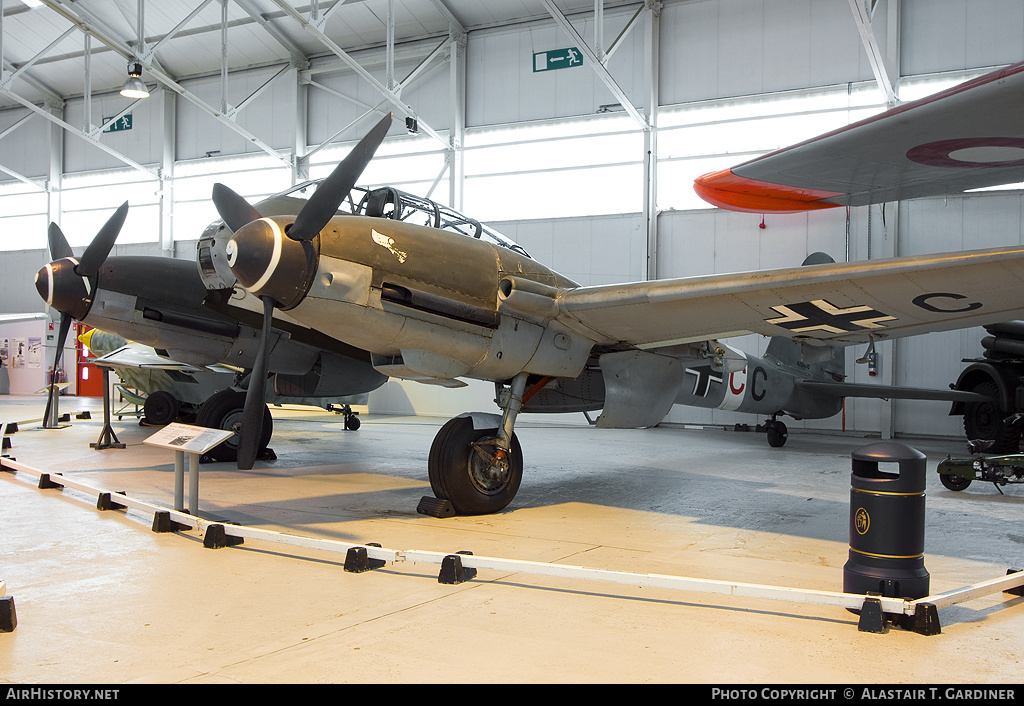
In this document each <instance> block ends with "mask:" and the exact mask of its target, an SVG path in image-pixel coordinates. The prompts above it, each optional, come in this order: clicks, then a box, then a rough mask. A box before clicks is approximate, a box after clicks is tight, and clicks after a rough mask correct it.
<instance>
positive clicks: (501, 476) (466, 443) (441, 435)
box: [427, 417, 523, 515]
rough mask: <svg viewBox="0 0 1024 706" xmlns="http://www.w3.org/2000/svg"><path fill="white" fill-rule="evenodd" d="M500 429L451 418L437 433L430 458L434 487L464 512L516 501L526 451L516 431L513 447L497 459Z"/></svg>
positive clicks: (492, 509) (478, 512) (475, 512)
mask: <svg viewBox="0 0 1024 706" xmlns="http://www.w3.org/2000/svg"><path fill="white" fill-rule="evenodd" d="M496 433H497V429H474V428H473V420H472V419H471V418H469V417H456V418H455V419H451V420H449V421H448V422H447V423H446V424H445V425H444V426H443V427H441V430H440V431H439V432H438V433H437V436H435V437H434V443H433V444H432V445H431V447H430V457H429V460H428V462H427V469H428V474H429V477H430V487H431V489H432V490H433V491H434V495H435V496H437V497H438V498H442V499H446V500H448V501H449V502H451V504H452V506H453V507H454V508H455V511H456V512H458V513H459V514H460V515H486V514H489V513H492V512H498V511H499V510H501V509H503V508H504V507H505V506H506V505H508V504H509V503H510V502H512V498H514V497H515V496H516V493H517V492H518V491H519V484H520V483H521V482H522V480H523V452H522V449H521V448H520V446H519V439H518V438H516V435H515V434H513V435H512V448H511V450H510V452H509V454H508V455H507V457H506V458H505V459H504V460H503V461H499V462H497V463H495V462H494V453H495V450H496V447H495V446H494V445H493V443H488V442H493V441H494V439H495V438H496V437H495V435H496Z"/></svg>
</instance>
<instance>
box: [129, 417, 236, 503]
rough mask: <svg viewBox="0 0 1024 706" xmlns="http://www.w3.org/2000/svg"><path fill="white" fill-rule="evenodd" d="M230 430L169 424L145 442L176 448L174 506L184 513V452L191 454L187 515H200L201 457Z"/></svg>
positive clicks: (151, 444)
mask: <svg viewBox="0 0 1024 706" xmlns="http://www.w3.org/2000/svg"><path fill="white" fill-rule="evenodd" d="M232 434H234V432H233V431H231V430H230V429H209V428H207V427H197V426H191V425H189V424H177V423H174V424H168V425H167V426H165V427H164V428H163V429H161V430H160V431H158V432H157V433H156V434H153V436H151V437H149V438H148V439H145V440H143V442H142V443H144V444H149V445H150V446H159V447H161V448H165V449H170V450H172V451H174V509H175V510H177V511H178V512H185V497H184V496H185V454H188V514H190V515H196V516H198V515H199V457H200V456H202V455H203V454H204V453H206V452H207V451H209V450H210V449H212V448H213V447H214V446H216V445H217V444H219V443H221V442H223V441H224V440H225V439H229V438H231V436H232Z"/></svg>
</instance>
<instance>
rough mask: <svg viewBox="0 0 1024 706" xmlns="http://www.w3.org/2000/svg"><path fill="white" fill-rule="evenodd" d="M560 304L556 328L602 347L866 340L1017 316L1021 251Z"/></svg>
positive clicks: (647, 287) (594, 295)
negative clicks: (742, 338)
mask: <svg viewBox="0 0 1024 706" xmlns="http://www.w3.org/2000/svg"><path fill="white" fill-rule="evenodd" d="M558 308H559V315H558V320H559V321H560V322H561V323H563V324H564V325H566V326H568V327H570V328H573V329H574V330H576V331H577V332H579V333H580V334H581V335H584V336H586V337H588V338H589V339H590V340H592V341H594V342H595V343H597V344H600V345H615V344H623V345H629V346H638V347H641V348H659V347H665V346H670V345H675V344H678V343H685V342H692V341H700V340H707V339H712V338H724V337H727V336H736V335H743V334H747V333H759V334H763V335H765V336H783V337H787V338H791V339H795V340H803V341H806V342H808V343H811V344H820V345H827V344H835V345H847V344H852V343H866V342H868V341H869V340H871V339H872V338H873V339H875V340H881V339H885V338H895V337H900V336H912V335H916V334H921V333H927V332H930V331H942V330H950V329H959V328H967V327H970V326H976V325H983V324H988V323H992V322H996V321H1004V320H1008V319H1015V318H1019V317H1020V316H1021V315H1022V313H1024V247H1020V246H1018V247H1012V248H994V249H991V250H974V251H968V252H959V253H947V254H939V255H919V256H913V257H902V258H892V259H888V260H872V261H869V262H853V263H838V264H835V263H833V264H822V265H807V266H803V267H795V268H791V269H783V270H767V271H760V272H748V273H740V274H720V275H709V276H705V277H688V278H685V279H674V280H656V281H652V282H637V283H632V284H618V285H602V286H594V287H580V288H579V289H573V290H568V291H566V292H563V293H562V294H561V295H560V296H559V297H558Z"/></svg>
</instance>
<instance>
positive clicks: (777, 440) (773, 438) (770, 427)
mask: <svg viewBox="0 0 1024 706" xmlns="http://www.w3.org/2000/svg"><path fill="white" fill-rule="evenodd" d="M765 427H766V431H767V432H768V445H769V446H771V447H772V448H774V449H777V448H780V447H782V446H785V444H786V439H788V438H789V429H787V428H786V425H785V424H783V423H782V422H768V423H767V424H766V425H765Z"/></svg>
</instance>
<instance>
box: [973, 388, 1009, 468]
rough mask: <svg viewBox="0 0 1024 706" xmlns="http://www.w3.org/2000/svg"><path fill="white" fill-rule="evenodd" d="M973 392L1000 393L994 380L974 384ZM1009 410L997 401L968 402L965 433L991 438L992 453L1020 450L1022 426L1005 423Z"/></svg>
mask: <svg viewBox="0 0 1024 706" xmlns="http://www.w3.org/2000/svg"><path fill="white" fill-rule="evenodd" d="M972 391H973V392H979V393H981V394H983V395H990V396H992V397H994V398H996V397H997V395H998V392H999V390H998V388H996V384H995V383H994V382H982V383H979V384H977V385H975V386H974V388H973V390H972ZM1008 416H1009V412H1004V411H1003V410H1002V409H1000V408H999V405H998V404H997V403H996V402H995V401H988V402H967V403H966V404H965V405H964V434H966V435H967V438H968V439H972V440H983V439H984V440H991V441H993V444H992V446H990V447H989V448H988V452H990V453H1017V451H1019V450H1020V434H1021V428H1020V426H1018V425H1016V424H1005V423H1004V421H1003V420H1004V419H1006V417H1008Z"/></svg>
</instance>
